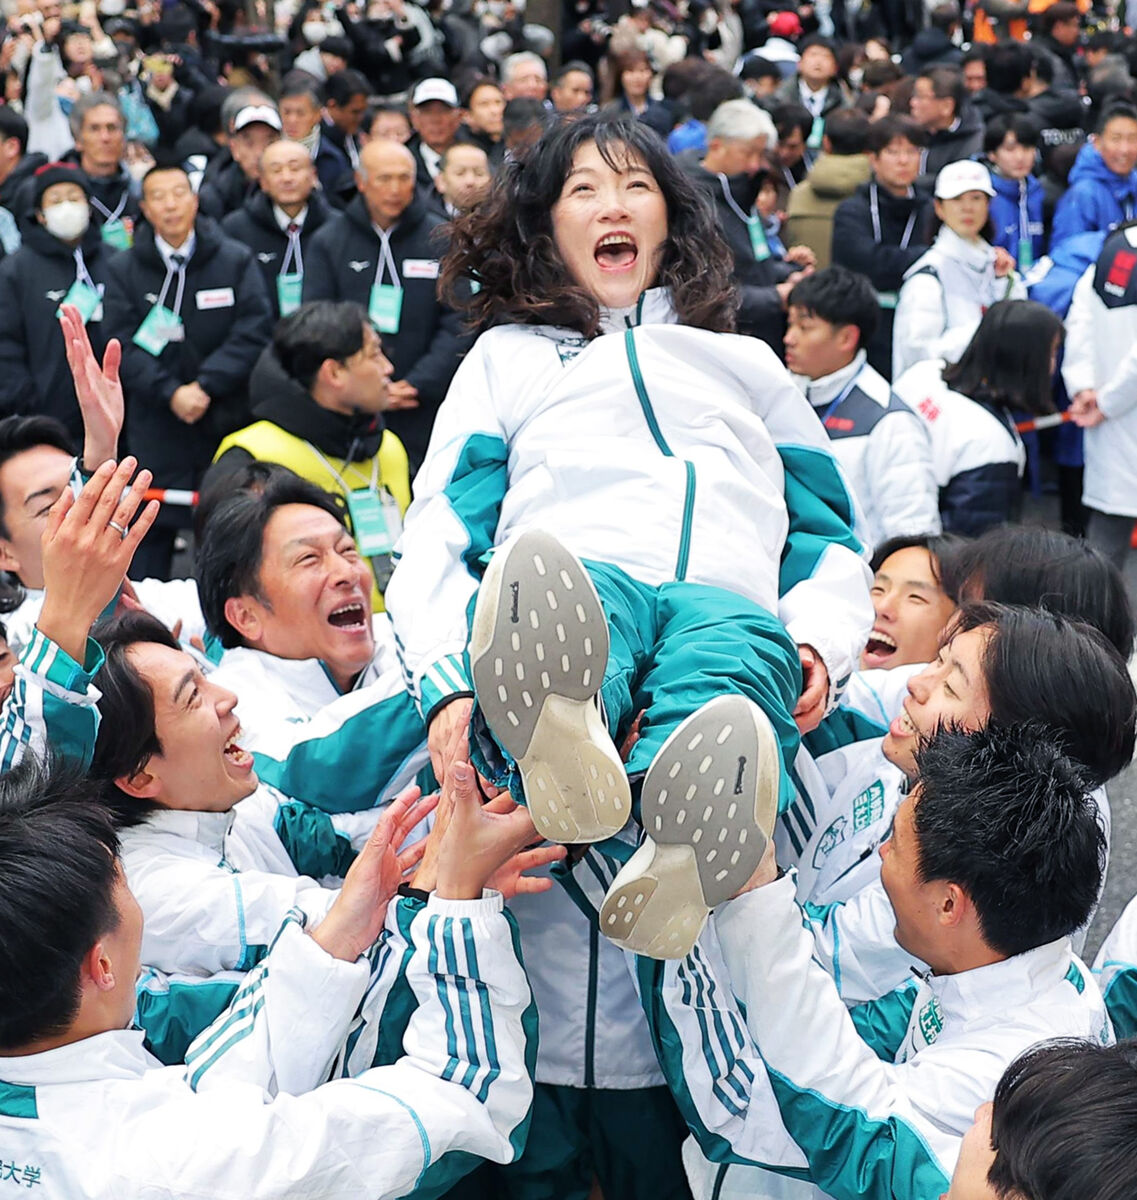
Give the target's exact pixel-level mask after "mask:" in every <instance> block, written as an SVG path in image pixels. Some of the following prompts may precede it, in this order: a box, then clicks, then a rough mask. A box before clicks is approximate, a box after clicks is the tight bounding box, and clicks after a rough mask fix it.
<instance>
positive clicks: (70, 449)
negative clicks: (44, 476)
mask: <svg viewBox="0 0 1137 1200" xmlns="http://www.w3.org/2000/svg"><path fill="white" fill-rule="evenodd" d="M37 446H54V447H55V449H56V450H62V451H63V453H64V454H74V453H75V447H74V445H73V444H72V442H71V435H70V434H69V433H68V432H67V430H66V429H65V428H64V426H63V425H62V424H61V423H60V422H59V421H57V420H55V418H54V417H38V416H36V417H21V416H14V417H4V418H3V419H2V420H0V470H3V469H4V464H5V463H6V462H7V461H8V460H9V459H11V458H15V457H16V455H17V454H23V453H24V451H25V450H34V449H35V448H36V447H37ZM11 536H12V534H11V531H10V530H9V529H8V525H7V513H6V512H5V511H4V494H3V492H0V537H11Z"/></svg>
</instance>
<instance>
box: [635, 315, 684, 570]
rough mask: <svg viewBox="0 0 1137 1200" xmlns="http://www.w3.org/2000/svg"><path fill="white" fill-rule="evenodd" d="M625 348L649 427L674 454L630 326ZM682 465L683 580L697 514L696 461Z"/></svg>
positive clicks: (661, 445)
mask: <svg viewBox="0 0 1137 1200" xmlns="http://www.w3.org/2000/svg"><path fill="white" fill-rule="evenodd" d="M624 348H625V351H626V352H627V355H628V366H629V368H630V369H631V372H632V383H633V385H634V386H635V389H636V398H637V399H638V400H639V402H640V408H641V409H642V410H643V415H644V420H645V421H647V427H648V429H649V430H651V436H652V438H653V440H654V441H655V444H656V445H657V446H658V447H659V451H660V453H661V454H663V455H664V456H665V457H667V458H675V457H676V455H675V453H674V451H673V450H672V449H671V447H670V446H669V445H668V444H667V439H666V438H665V437H664V436H663V430H661V429H660V427H659V422H658V421H657V420H656V419H655V410H654V409H653V408H652V406H651V400H650V398H649V397H648V394H647V387H646V386H645V385H644V377H643V373H642V372H641V371H640V360H639V355H638V354H637V353H636V341H635V337H634V336H633V332H632V330H630V329H629V330H627V331H626V332H625V334H624ZM683 465H684V467H685V468H686V470H687V487H686V491H685V494H684V497H683V523H682V526H681V528H680V533H679V554H678V557H677V558H676V560H675V578H676V579H677V580H678V581H680V582H682V581H683V580H684V579H686V578H687V563H688V560H689V559H690V557H691V522H692V519H693V518H694V514H695V464H694V463H692V462H689V461H688V460H687V459H684V460H683Z"/></svg>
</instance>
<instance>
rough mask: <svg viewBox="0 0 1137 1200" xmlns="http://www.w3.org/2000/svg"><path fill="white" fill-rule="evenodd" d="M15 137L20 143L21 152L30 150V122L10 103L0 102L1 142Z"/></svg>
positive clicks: (24, 152)
mask: <svg viewBox="0 0 1137 1200" xmlns="http://www.w3.org/2000/svg"><path fill="white" fill-rule="evenodd" d="M9 138H15V139H16V141H17V142H19V143H20V153H21V154H26V153H27V152H28V123H27V121H25V120H24V118H23V117H22V116H20V114H19V113H18V112H16V110H15V109H14V108H13V107H12V106H11V105H10V104H0V142H6V141H7V140H8V139H9Z"/></svg>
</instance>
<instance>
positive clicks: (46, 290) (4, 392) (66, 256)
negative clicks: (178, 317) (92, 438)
mask: <svg viewBox="0 0 1137 1200" xmlns="http://www.w3.org/2000/svg"><path fill="white" fill-rule="evenodd" d="M82 249H83V262H84V264H85V265H86V268H87V273H88V274H89V275H90V276H91V278H92V279H93V280H94V282H95V283H96V285H97V284H104V285H105V284H106V282H107V277H108V273H109V264H110V260H111V259H112V258H115V257H117V255H116V253H115V251H113V250H111V249H110V247H108V246H104V245H103V241H102V238H101V237H100V236H99V231H98V229H97V227H96V226H95V224H94V222H93V221H92V223H91V225H90V227H89V228H88V230H87V232H86V234H85V236H84V237H83V241H82ZM75 269H76V264H75V255H74V251H73V250H72V248H71V247H70V246H68V245H66V244H65V243H64V242H61V241H60V240H59V239H58V238H55V237H52V236H51V234H50V233H48V232H47V230H46V229H44V228H43V226H42V225H40V224H39V223H38V222H37V223H29V224H28V225H26V226H25V228H24V241H23V245H22V246H21V247H20V248H19V250H17V251H16V252H15V254H11V255H9V256H8V257H7V258H5V259H4V261H3V262H2V263H0V413H2V414H3V415H4V416H10V415H11V414H12V413H24V414H27V413H39V414H42V415H44V416H49V417H55V418H56V419H57V420H59V421H62V422H63V424H64V425H66V426H67V428H68V429H69V430H70V431H71V434H72V436H73V437H74V438H75V439H76V444H78V442H79V441H81V440H82V433H83V419H82V417H81V416H80V414H79V405H78V404H77V402H76V400H75V385H74V382H73V381H72V378H71V372H70V371H69V370H68V368H67V356H66V352H65V350H64V347H63V334H62V332H61V331H60V328H59V319H58V317H56V315H55V314H56V311H57V309H58V308H59V305H60V304H61V303H62V302H63V298H64V297H65V296H66V295H67V292H68V290H69V289H70V287H71V285H72V284H73V283H74V282H75ZM95 318H98V319H97V320H96V319H95ZM106 328H107V322H106V320H105V319H104V317H103V314H102V313H101V312H99V311H98V310H96V311H95V313H94V315H93V317H92V318H91V319H90V320H88V322H87V333H88V336H89V337H90V339H91V345H92V347H93V348H94V351H95V354H96V355H97V356H98V357H99V359H100V360H101V359H102V356H103V350H104V349H105V347H106V344H107V337H108V336H109V335H108V334H107V332H106Z"/></svg>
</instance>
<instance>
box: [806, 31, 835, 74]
mask: <svg viewBox="0 0 1137 1200" xmlns="http://www.w3.org/2000/svg"><path fill="white" fill-rule="evenodd" d="M814 46H820V47H821V49H822V50H828V51H829V53H830V54H832V55H833V64H834V66H836V65H837V47H836V45H835V44H834V42H833V40H832V38H827V37H826V36H825V35H824V34H822V33H811V34H810V35H809V36H808V37H804V38H802V39H801V41H800V42H798V46H797V53H798V58H799V59H800V58H801V56H802V55H803V54H804V53H805V52H806V51H807V50H811V49H812V48H813V47H814Z"/></svg>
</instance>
